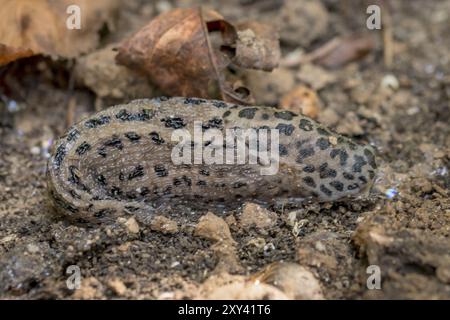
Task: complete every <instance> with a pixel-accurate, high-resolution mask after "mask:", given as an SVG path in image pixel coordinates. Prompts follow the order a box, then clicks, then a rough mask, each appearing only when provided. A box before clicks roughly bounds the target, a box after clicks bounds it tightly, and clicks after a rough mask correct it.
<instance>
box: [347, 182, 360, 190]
mask: <svg viewBox="0 0 450 320" xmlns="http://www.w3.org/2000/svg"><path fill="white" fill-rule="evenodd" d="M358 188H359V184H357V183H353V184H349V185H348V186H347V190H355V189H358Z"/></svg>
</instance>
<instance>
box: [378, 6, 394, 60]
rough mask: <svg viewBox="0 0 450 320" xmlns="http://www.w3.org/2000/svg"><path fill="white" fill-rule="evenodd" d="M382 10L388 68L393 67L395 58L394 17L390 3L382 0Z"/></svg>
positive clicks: (384, 46)
mask: <svg viewBox="0 0 450 320" xmlns="http://www.w3.org/2000/svg"><path fill="white" fill-rule="evenodd" d="M380 4H381V8H382V12H381V21H382V25H383V48H384V50H383V58H384V65H385V67H386V68H391V66H392V63H393V60H394V41H393V38H392V17H391V13H390V10H389V4H388V3H387V2H386V1H383V0H380Z"/></svg>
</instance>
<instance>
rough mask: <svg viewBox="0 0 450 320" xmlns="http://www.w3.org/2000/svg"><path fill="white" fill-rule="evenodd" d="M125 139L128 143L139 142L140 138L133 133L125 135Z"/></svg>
mask: <svg viewBox="0 0 450 320" xmlns="http://www.w3.org/2000/svg"><path fill="white" fill-rule="evenodd" d="M125 137H127V138H128V139H129V140H130V141H139V140H140V139H141V136H140V135H138V134H137V133H136V132H133V131H131V132H127V133H125Z"/></svg>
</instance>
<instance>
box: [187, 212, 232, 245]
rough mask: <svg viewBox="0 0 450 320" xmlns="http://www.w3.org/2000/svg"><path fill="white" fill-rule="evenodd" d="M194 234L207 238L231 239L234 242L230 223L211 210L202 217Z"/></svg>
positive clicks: (215, 239) (217, 239)
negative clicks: (229, 226)
mask: <svg viewBox="0 0 450 320" xmlns="http://www.w3.org/2000/svg"><path fill="white" fill-rule="evenodd" d="M194 235H195V236H198V237H201V238H204V239H207V240H212V241H230V242H233V243H234V240H233V238H232V237H231V232H230V229H229V228H228V224H227V223H226V222H225V220H223V219H222V218H220V217H218V216H216V215H215V214H213V213H211V212H208V213H207V214H206V215H204V216H203V217H201V218H200V220H199V222H198V224H197V227H196V228H195V231H194Z"/></svg>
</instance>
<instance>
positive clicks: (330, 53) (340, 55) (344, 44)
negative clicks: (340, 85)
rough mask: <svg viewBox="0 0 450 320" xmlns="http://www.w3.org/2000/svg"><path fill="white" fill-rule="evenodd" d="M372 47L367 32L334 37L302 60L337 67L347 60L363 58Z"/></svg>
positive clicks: (372, 40)
mask: <svg viewBox="0 0 450 320" xmlns="http://www.w3.org/2000/svg"><path fill="white" fill-rule="evenodd" d="M374 47H375V42H374V39H373V37H372V36H371V35H369V34H367V33H364V34H352V35H350V36H346V37H336V38H334V39H332V40H331V41H329V42H327V43H326V44H324V45H323V46H321V47H319V48H318V49H316V50H314V51H313V52H311V53H309V54H308V55H306V56H304V58H303V62H313V63H315V64H319V65H321V66H324V67H328V68H338V67H340V66H343V65H345V64H347V63H349V62H352V61H357V60H360V59H362V58H364V57H365V56H366V55H367V54H369V53H370V52H371V51H372V50H373V49H374Z"/></svg>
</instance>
